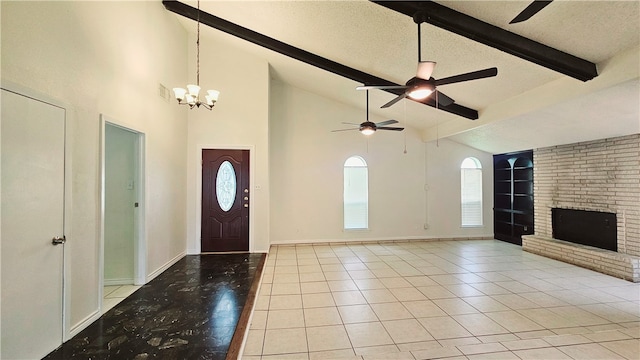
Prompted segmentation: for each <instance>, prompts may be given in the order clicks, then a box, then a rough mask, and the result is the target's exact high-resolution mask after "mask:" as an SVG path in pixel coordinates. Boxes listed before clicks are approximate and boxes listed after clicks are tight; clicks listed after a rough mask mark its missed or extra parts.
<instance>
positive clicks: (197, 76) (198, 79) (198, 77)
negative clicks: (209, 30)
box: [196, 0, 200, 86]
mask: <svg viewBox="0 0 640 360" xmlns="http://www.w3.org/2000/svg"><path fill="white" fill-rule="evenodd" d="M196 48H197V51H196V54H197V55H196V57H197V59H196V85H198V86H200V0H198V39H197V40H196Z"/></svg>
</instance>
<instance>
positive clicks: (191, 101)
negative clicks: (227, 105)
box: [173, 0, 220, 110]
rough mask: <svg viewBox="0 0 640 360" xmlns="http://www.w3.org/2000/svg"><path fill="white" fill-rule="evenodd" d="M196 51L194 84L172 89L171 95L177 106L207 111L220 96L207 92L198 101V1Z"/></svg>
mask: <svg viewBox="0 0 640 360" xmlns="http://www.w3.org/2000/svg"><path fill="white" fill-rule="evenodd" d="M196 49H197V57H196V59H197V63H196V84H195V85H192V84H189V85H187V88H186V89H184V88H173V93H174V95H175V97H176V100H178V104H180V105H189V108H190V109H193V108H194V107H197V108H199V107H200V106H203V107H205V108H207V109H209V110H211V109H213V106H214V105H215V103H216V101H218V96H220V91H218V90H207V91H206V95H204V96H203V97H204V101H203V100H201V99H200V95H201V94H200V0H198V36H197V41H196Z"/></svg>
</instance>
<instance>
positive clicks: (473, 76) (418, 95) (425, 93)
mask: <svg viewBox="0 0 640 360" xmlns="http://www.w3.org/2000/svg"><path fill="white" fill-rule="evenodd" d="M425 16H427V15H426V14H425V13H424V12H420V11H419V12H417V13H416V14H415V15H414V17H413V19H414V21H415V23H416V24H417V25H418V68H417V70H416V76H415V77H413V78H411V79H409V80H408V81H407V82H406V84H405V85H404V86H395V85H391V86H389V85H365V86H358V87H357V88H356V90H370V89H381V90H383V89H404V92H403V93H401V94H400V95H398V96H397V97H396V98H394V99H393V100H391V101H389V102H388V103H386V104H384V105H382V106H381V107H382V108H388V107H390V106H392V105H393V104H395V103H397V102H398V101H400V100H402V99H404V98H406V97H409V98H411V99H413V100H418V101H419V100H424V99H426V98H428V97H429V96H431V94H433V93H435V94H436V96H435V105H436V107H442V106H444V107H447V106H449V105H451V104H453V103H454V102H455V100H453V99H452V98H450V97H449V96H447V95H445V94H443V93H442V92H440V91H438V90H437V87H438V86H440V85H447V84H454V83H459V82H464V81H470V80H478V79H484V78H488V77H492V76H496V75H497V74H498V69H497V68H495V67H493V68H489V69H484V70H478V71H472V72H469V73H464V74H459V75H455V76H449V77H446V78H443V79H439V80H436V79H434V78H433V77H431V74H432V73H433V70H434V69H435V67H436V62H435V61H422V54H421V53H422V51H421V41H422V40H421V34H420V24H421V23H422V22H423V18H424V17H425Z"/></svg>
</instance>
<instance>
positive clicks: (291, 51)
mask: <svg viewBox="0 0 640 360" xmlns="http://www.w3.org/2000/svg"><path fill="white" fill-rule="evenodd" d="M162 4H163V5H164V7H165V8H166V9H167V10H169V11H171V12H173V13H175V14H178V15H181V16H184V17H186V18H189V19H191V20H194V21H197V19H198V9H196V8H194V7H192V6H189V5H187V4H184V3H182V2H180V1H169V0H163V1H162ZM200 23H202V24H204V25H207V26H210V27H212V28H214V29H217V30H220V31H223V32H225V33H227V34H230V35H233V36H236V37H238V38H240V39H243V40H246V41H249V42H251V43H253V44H256V45H259V46H262V47H264V48H267V49H269V50H272V51H275V52H277V53H280V54H282V55H285V56H288V57H290V58H293V59H296V60H299V61H302V62H304V63H306V64H309V65H312V66H315V67H317V68H319V69H322V70H326V71H329V72H332V73H334V74H336V75H340V76H342V77H345V78H347V79H351V80H353V81H355V82H358V83H361V84H364V85H400V84H396V83H394V82H392V81H389V80H385V79H383V78H380V77H377V76H374V75H371V74H368V73H365V72H363V71H360V70H358V69H354V68H352V67H349V66H346V65H343V64H340V63H337V62H335V61H333V60H330V59H327V58H324V57H322V56H319V55H316V54H313V53H310V52H308V51H306V50H303V49H300V48H297V47H295V46H292V45H289V44H286V43H284V42H282V41H279V40H276V39H274V38H271V37H268V36H266V35H263V34H260V33H258V32H255V31H253V30H250V29H247V28H245V27H242V26H240V25H237V24H234V23H232V22H230V21H227V20H224V19H222V18H219V17H217V16H214V15H212V14H209V13H207V12H205V11H202V10H200ZM402 85H404V84H402ZM354 91H355V89H354ZM385 91H387V92H389V93H392V94H394V95H400V94H401V93H402V92H403V90H402V89H389V90H385ZM410 100H413V99H410ZM413 101H416V102H419V103H422V104H425V105H428V106H431V107H434V108H436V104H435V101H433V99H431V98H427V99H425V100H420V101H418V100H413ZM437 109H439V110H442V111H446V112H449V113H452V114H455V115H458V116H462V117H465V118H467V119H471V120H476V119H477V118H478V111H477V110H474V109H470V108H468V107H465V106H462V105H459V104H456V103H453V104H451V105H449V106H446V107H443V106H438V107H437Z"/></svg>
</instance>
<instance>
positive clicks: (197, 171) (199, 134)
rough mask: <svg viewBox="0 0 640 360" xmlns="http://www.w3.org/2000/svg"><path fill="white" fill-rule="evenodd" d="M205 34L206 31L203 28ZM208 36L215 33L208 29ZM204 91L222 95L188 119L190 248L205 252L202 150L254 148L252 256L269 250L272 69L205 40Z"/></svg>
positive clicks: (192, 68) (192, 47) (202, 58)
mask: <svg viewBox="0 0 640 360" xmlns="http://www.w3.org/2000/svg"><path fill="white" fill-rule="evenodd" d="M202 30H204V29H202ZM207 30H208V31H213V30H211V29H207ZM195 42H196V41H195V37H193V36H192V37H190V39H189V47H190V48H189V56H190V59H189V63H190V64H193V66H190V74H189V81H190V82H193V81H194V79H195V75H196V74H195V63H196V61H195V53H196V50H195ZM200 62H201V64H202V66H201V71H200V86H201V87H202V88H203V90H204V89H216V90H219V91H220V99H219V101H218V102H217V103H216V106H215V107H214V109H213V110H212V111H208V110H206V109H203V108H201V109H197V110H196V109H194V110H190V111H189V115H188V128H189V131H188V154H187V157H186V161H187V213H186V215H187V217H186V218H187V226H188V227H187V248H188V253H190V254H197V253H200V219H201V217H200V212H201V191H202V188H201V182H202V166H201V160H202V149H203V148H243V149H249V150H250V152H251V158H250V165H249V166H250V172H251V175H250V180H251V190H250V191H251V192H250V194H249V196H250V201H249V203H250V206H251V208H250V213H249V222H250V234H249V242H250V243H249V246H250V250H251V251H255V252H266V251H267V250H268V249H269V237H268V235H269V145H268V144H269V65H268V63H267V62H266V61H265V60H263V59H259V58H256V57H255V56H252V55H249V54H248V53H246V52H243V51H241V50H238V49H236V48H234V47H232V46H229V45H228V44H227V43H226V42H224V41H221V40H219V39H217V38H212V37H207V36H206V35H205V32H204V31H203V34H202V36H201V39H200Z"/></svg>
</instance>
